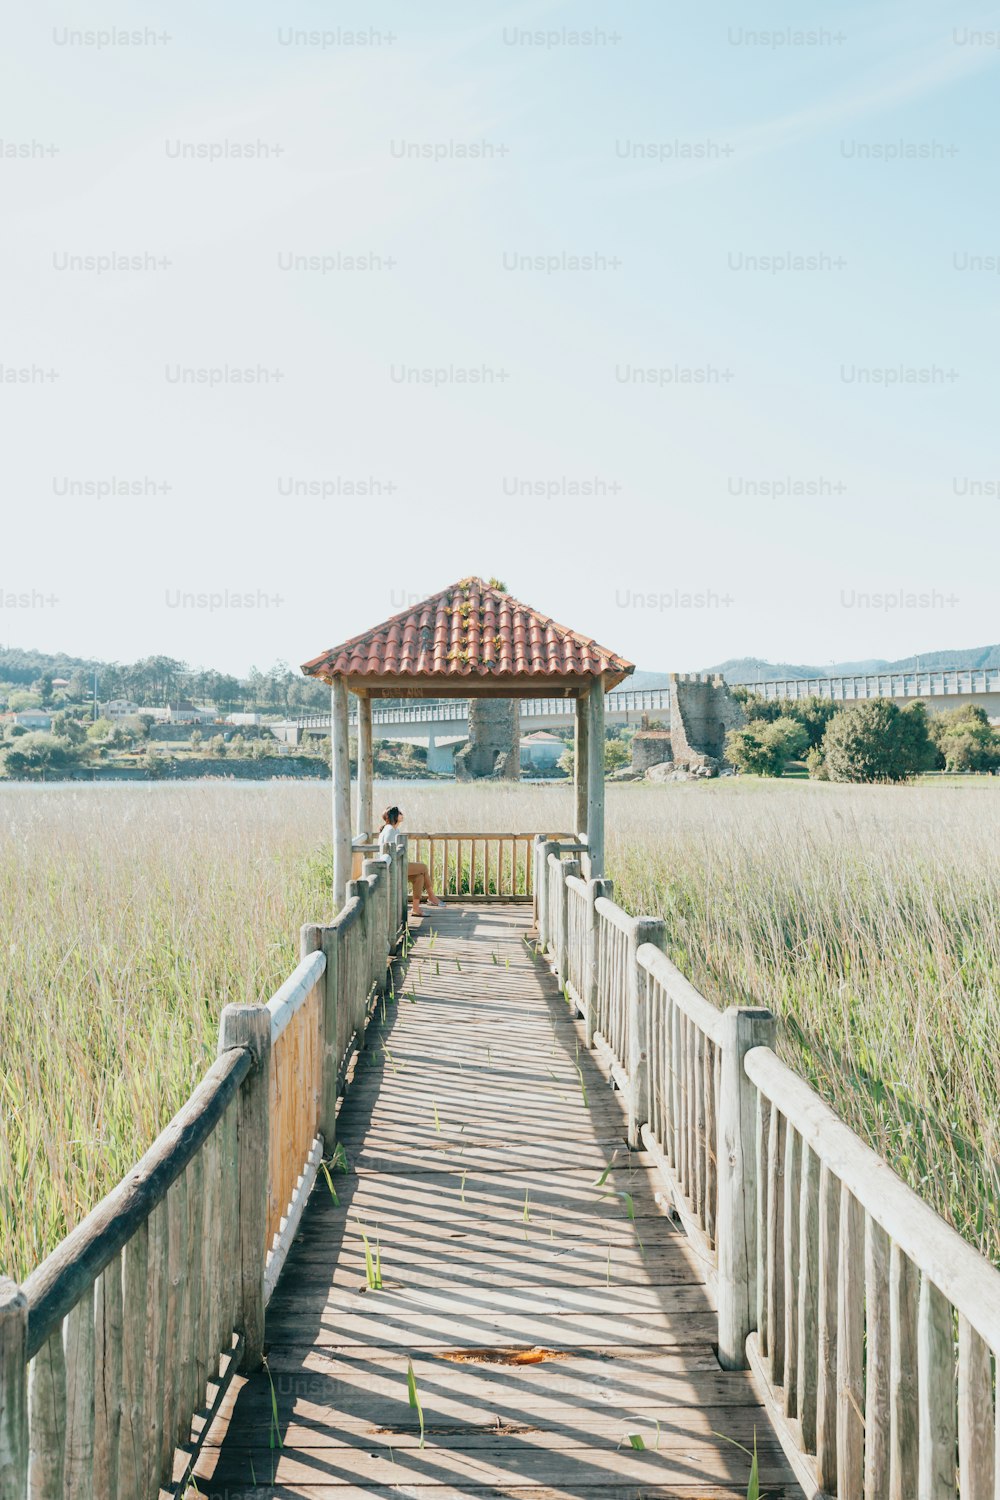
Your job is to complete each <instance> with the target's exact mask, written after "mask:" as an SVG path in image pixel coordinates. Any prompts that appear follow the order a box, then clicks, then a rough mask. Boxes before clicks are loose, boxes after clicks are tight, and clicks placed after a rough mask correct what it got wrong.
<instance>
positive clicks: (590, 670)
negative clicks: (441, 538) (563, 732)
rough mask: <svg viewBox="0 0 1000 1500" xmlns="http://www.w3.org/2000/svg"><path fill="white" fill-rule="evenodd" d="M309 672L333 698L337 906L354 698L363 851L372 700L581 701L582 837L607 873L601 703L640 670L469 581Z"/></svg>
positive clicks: (345, 868)
mask: <svg viewBox="0 0 1000 1500" xmlns="http://www.w3.org/2000/svg"><path fill="white" fill-rule="evenodd" d="M302 671H303V672H304V673H305V674H306V676H308V677H318V678H319V679H320V680H321V681H323V682H328V683H329V684H330V687H331V689H332V704H331V736H330V737H331V742H332V745H333V757H332V758H333V896H334V907H335V909H339V908H340V906H342V904H343V902H344V899H345V895H346V891H347V882H348V880H349V879H350V878H351V859H352V842H351V784H350V775H351V773H350V756H349V750H348V695H349V694H351V693H353V694H354V695H355V697H356V698H357V700H358V801H357V820H356V833H357V837H358V841H359V842H362V843H363V842H365V841H367V840H368V839H370V838H371V837H372V836H373V834H374V831H375V830H374V808H373V776H372V700H373V699H375V698H434V699H438V698H473V697H485V698H518V699H520V698H573V699H575V700H576V722H575V748H576V755H575V773H574V774H575V789H576V830H575V831H576V833H577V835H578V837H579V840H580V842H581V843H585V844H586V846H587V853H586V856H585V857H586V859H587V861H588V863H589V874H590V875H591V876H592V877H597V876H600V875H603V873H604V749H603V747H604V695H605V693H607V692H609V691H610V690H611V689H612V688H614V687H617V686H618V684H619V683H620V682H622V681H623V680H624V679H625V678H626V677H627V676H629V674H630V673H631V672H632V671H634V666H633V664H632V663H631V662H628V661H625V660H623V658H622V657H620V656H616V655H615V653H614V652H613V651H608V650H607V649H606V648H605V647H604V646H599V645H598V644H597V642H596V641H594V640H592V639H591V638H590V637H589V636H586V635H582V634H581V633H580V632H579V631H576V630H570V629H569V628H568V627H567V626H565V625H558V624H556V622H555V621H554V620H552V619H550V618H549V617H548V615H544V614H542V613H541V612H540V611H539V610H536V609H532V608H531V606H530V605H527V604H522V603H521V601H520V600H519V599H515V598H513V597H512V596H511V595H510V594H508V593H507V592H506V590H505V589H504V588H503V587H502V586H501V585H499V584H498V583H496V582H495V581H491V582H489V583H486V582H484V581H483V579H481V578H463V579H462V580H461V582H459V583H455V584H452V585H451V587H449V588H445V589H442V590H441V591H440V593H437V594H433V595H432V596H431V597H430V598H429V599H425V600H424V601H423V603H421V604H418V605H415V606H412V607H410V608H407V609H405V610H402V611H401V612H400V613H399V614H398V615H393V617H392V618H391V619H389V620H386V621H385V622H384V623H383V624H381V625H376V626H375V627H374V628H373V629H371V630H368V631H366V632H365V633H364V634H363V635H356V636H353V637H352V638H351V639H350V640H348V641H344V642H343V644H342V645H339V646H331V647H330V649H329V650H328V651H324V652H322V654H321V655H319V656H316V657H314V658H313V659H312V661H307V662H305V663H304V665H303V667H302Z"/></svg>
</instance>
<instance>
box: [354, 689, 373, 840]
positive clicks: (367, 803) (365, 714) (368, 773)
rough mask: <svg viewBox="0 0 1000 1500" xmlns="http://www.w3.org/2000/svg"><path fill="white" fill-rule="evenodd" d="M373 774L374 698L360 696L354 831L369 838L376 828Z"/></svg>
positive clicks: (359, 835)
mask: <svg viewBox="0 0 1000 1500" xmlns="http://www.w3.org/2000/svg"><path fill="white" fill-rule="evenodd" d="M373 792H374V788H373V775H372V700H371V699H370V698H369V696H368V694H367V693H365V694H363V695H359V696H358V813H357V821H356V823H355V825H354V831H355V833H356V834H357V835H358V837H359V838H361V839H365V840H367V839H368V838H370V836H371V835H372V833H373V832H374V830H375V812H374V803H373V800H372V799H373Z"/></svg>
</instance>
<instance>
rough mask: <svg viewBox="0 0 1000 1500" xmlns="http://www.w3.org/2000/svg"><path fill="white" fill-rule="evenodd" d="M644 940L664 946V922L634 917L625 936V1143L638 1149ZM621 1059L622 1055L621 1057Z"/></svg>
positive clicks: (644, 1075)
mask: <svg viewBox="0 0 1000 1500" xmlns="http://www.w3.org/2000/svg"><path fill="white" fill-rule="evenodd" d="M643 943H653V944H654V946H655V947H657V948H659V949H661V950H663V949H665V948H666V946H667V929H666V924H665V923H664V922H663V921H662V920H661V919H660V918H659V917H637V918H636V920H635V923H634V924H633V926H632V929H631V931H630V933H629V940H628V1076H629V1093H628V1143H629V1145H630V1146H631V1147H632V1148H633V1150H635V1149H637V1148H638V1147H639V1145H640V1144H641V1135H640V1131H641V1130H642V1127H643V1126H644V1125H645V1124H647V1123H648V1121H649V1053H648V1051H647V1049H646V1037H647V1023H646V1004H647V999H646V997H647V994H648V991H649V984H648V978H649V976H648V975H647V973H646V971H645V969H640V967H639V959H638V956H637V955H638V952H639V949H640V948H641V947H642V945H643ZM623 1061H624V1059H623Z"/></svg>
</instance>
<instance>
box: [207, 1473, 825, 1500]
mask: <svg viewBox="0 0 1000 1500" xmlns="http://www.w3.org/2000/svg"><path fill="white" fill-rule="evenodd" d="M685 1478H686V1479H688V1478H690V1473H686V1474H685ZM202 1484H203V1485H204V1484H205V1481H204V1480H203V1481H202ZM198 1493H199V1500H253V1497H258V1496H259V1500H371V1497H372V1495H373V1494H377V1493H379V1491H378V1490H376V1489H374V1488H373V1487H372V1485H371V1483H369V1482H367V1481H366V1482H365V1483H363V1484H358V1485H354V1484H351V1483H349V1482H347V1483H344V1484H339V1483H336V1482H333V1483H330V1482H327V1481H326V1480H321V1481H320V1482H319V1483H313V1482H312V1481H307V1482H305V1483H303V1484H298V1483H282V1484H281V1485H280V1486H279V1487H277V1488H275V1487H269V1488H267V1489H248V1488H247V1486H246V1485H245V1484H244V1483H238V1484H236V1485H234V1486H230V1485H228V1484H216V1483H211V1484H209V1485H208V1487H207V1488H201V1489H200V1490H199V1492H198ZM386 1493H389V1494H400V1495H404V1496H407V1497H420V1496H427V1500H467V1497H468V1496H469V1495H472V1494H479V1493H482V1494H484V1495H489V1496H491V1497H493V1500H565V1497H566V1490H565V1488H564V1487H563V1486H561V1485H560V1486H557V1487H556V1488H552V1487H551V1486H549V1485H524V1484H520V1483H517V1482H514V1483H510V1484H490V1485H489V1486H488V1487H487V1488H486V1489H484V1490H483V1491H481V1492H480V1491H479V1490H477V1489H476V1488H475V1487H473V1486H470V1485H469V1484H468V1483H467V1482H466V1481H464V1480H463V1481H462V1483H461V1485H460V1487H457V1488H456V1487H455V1486H454V1485H451V1484H439V1483H438V1481H437V1480H435V1479H431V1480H430V1481H428V1482H426V1483H414V1482H413V1480H412V1479H408V1480H407V1483H406V1485H405V1487H400V1488H399V1489H398V1490H397V1489H396V1488H390V1489H389V1490H387V1491H386ZM655 1493H656V1491H655V1490H650V1489H649V1488H648V1487H647V1488H644V1489H642V1490H641V1491H638V1490H637V1489H636V1486H635V1484H634V1482H633V1483H630V1484H622V1485H618V1484H609V1483H607V1482H606V1481H605V1480H603V1479H602V1480H599V1481H598V1482H597V1483H596V1484H595V1485H590V1484H586V1483H585V1484H580V1485H578V1486H577V1488H576V1490H575V1491H574V1494H576V1495H578V1496H580V1497H581V1500H588V1497H592V1500H636V1497H637V1495H639V1494H641V1495H642V1496H644V1497H645V1496H651V1495H653V1494H655ZM661 1493H663V1491H662V1490H661ZM667 1493H669V1496H670V1497H671V1500H746V1493H747V1490H746V1485H745V1484H744V1483H743V1482H742V1481H741V1482H740V1483H739V1484H736V1485H733V1486H730V1485H728V1484H726V1485H720V1484H718V1483H717V1482H716V1481H712V1480H709V1481H701V1480H694V1481H693V1482H691V1483H681V1482H673V1483H671V1485H670V1489H669V1492H667ZM766 1493H767V1500H802V1491H801V1489H800V1488H799V1486H798V1485H797V1484H792V1485H790V1486H788V1487H786V1486H785V1485H777V1486H775V1485H771V1486H769V1487H768V1489H767V1492H766Z"/></svg>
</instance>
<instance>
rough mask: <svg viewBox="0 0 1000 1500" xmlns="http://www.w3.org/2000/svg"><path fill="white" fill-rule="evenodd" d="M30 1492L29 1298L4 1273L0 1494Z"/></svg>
mask: <svg viewBox="0 0 1000 1500" xmlns="http://www.w3.org/2000/svg"><path fill="white" fill-rule="evenodd" d="M27 1493H28V1299H27V1297H26V1296H25V1295H24V1293H23V1292H22V1290H21V1288H20V1287H19V1286H18V1285H17V1283H16V1282H14V1281H11V1280H10V1279H9V1278H8V1277H6V1276H0V1497H2V1500H25V1496H26V1495H27Z"/></svg>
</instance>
